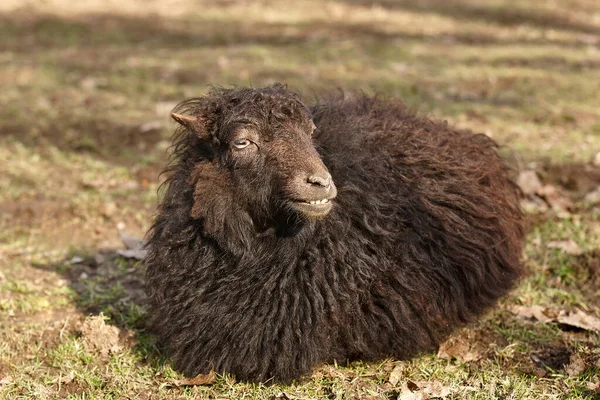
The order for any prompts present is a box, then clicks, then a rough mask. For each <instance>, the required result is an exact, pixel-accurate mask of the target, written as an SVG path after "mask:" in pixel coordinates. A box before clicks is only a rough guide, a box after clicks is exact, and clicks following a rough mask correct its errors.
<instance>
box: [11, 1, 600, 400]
mask: <svg viewBox="0 0 600 400" xmlns="http://www.w3.org/2000/svg"><path fill="white" fill-rule="evenodd" d="M29 3H30V4H29ZM29 3H28V4H29V5H27V6H24V5H23V3H22V2H21V1H16V0H6V1H3V2H2V4H1V5H0V37H2V41H1V42H0V50H1V53H0V85H1V86H2V90H1V91H0V105H1V107H0V133H1V135H0V159H1V160H2V162H1V163H0V187H1V188H2V190H0V395H1V396H2V397H3V398H7V399H13V398H41V399H44V398H57V397H59V398H72V399H79V398H81V399H83V398H85V399H88V398H115V399H116V398H143V399H144V398H147V399H154V398H165V399H175V398H198V397H202V398H215V399H217V398H232V399H265V398H274V399H285V398H288V399H309V398H311V399H312V398H318V399H321V398H326V399H352V398H361V399H366V398H373V399H374V398H383V399H392V398H394V399H395V398H402V399H406V398H428V397H432V396H436V395H437V396H441V397H446V398H473V399H488V398H503V399H538V398H549V399H552V398H554V399H563V398H569V399H589V398H594V397H598V396H600V394H599V390H600V389H598V387H599V385H600V382H599V379H598V375H599V370H600V350H599V349H600V339H599V338H598V333H594V332H592V331H586V330H573V329H569V328H568V327H565V326H562V325H560V324H557V323H555V322H541V321H537V320H535V319H528V318H523V317H521V316H519V315H517V314H514V313H513V312H511V310H512V309H513V308H514V306H526V307H529V306H541V307H543V309H544V310H545V312H546V313H547V314H550V315H558V313H560V312H561V311H571V310H574V309H581V310H583V311H584V312H586V313H587V314H589V315H595V316H596V317H600V302H599V301H598V299H599V298H600V293H599V292H598V289H597V288H598V287H600V281H599V280H598V278H597V276H599V275H600V269H599V268H600V264H599V262H598V259H600V252H599V251H598V248H599V247H600V209H599V208H598V206H597V205H596V206H594V205H593V204H588V203H586V202H585V201H584V200H583V198H584V196H585V194H586V193H588V192H591V191H592V190H593V189H594V188H595V187H598V185H600V172H599V170H598V167H594V166H593V165H592V164H591V160H592V159H593V158H594V157H595V155H596V154H597V153H598V151H600V124H599V123H598V121H600V108H598V106H597V104H598V90H597V88H596V86H597V85H594V83H595V82H598V81H600V47H599V46H600V24H599V23H598V18H599V17H600V14H599V11H598V7H597V5H596V1H594V0H576V1H566V0H565V1H554V2H538V1H533V0H525V1H516V0H490V1H487V2H480V1H474V0H453V1H452V2H445V1H441V0H439V1H438V0H428V1H416V0H403V1H392V0H380V1H377V2H372V1H370V0H369V1H367V0H339V1H317V0H302V1H295V2H292V1H288V0H283V1H279V2H266V1H257V2H243V1H223V2H208V1H206V2H192V1H187V0H183V1H179V2H142V1H141V0H123V1H121V2H119V4H118V7H117V6H116V5H112V6H111V5H110V4H109V3H106V2H103V1H99V0H90V1H86V2H76V3H73V2H66V1H64V0H51V1H45V2H33V1H32V2H29ZM111 4H112V3H111ZM273 81H285V82H287V83H288V84H289V85H290V86H291V87H293V88H295V89H297V90H299V91H300V92H301V93H302V94H303V95H304V96H305V98H306V99H312V98H314V97H315V96H316V95H319V94H323V93H326V92H328V91H331V90H335V89H336V88H338V87H340V88H344V89H346V90H363V91H365V92H367V93H370V94H374V93H382V94H384V95H386V96H397V97H401V98H403V99H404V100H405V101H406V102H407V103H408V104H410V105H411V106H412V107H414V108H416V109H418V110H419V111H420V112H421V113H423V114H427V115H431V116H434V117H438V118H444V119H448V121H449V122H450V123H451V124H455V125H457V126H460V127H464V128H470V129H472V130H474V131H479V132H485V133H486V134H488V135H490V136H492V137H493V138H494V139H496V140H497V141H498V142H499V143H501V144H502V145H504V146H506V148H505V149H503V150H502V151H503V153H504V154H505V155H506V156H507V158H508V159H509V160H510V162H511V163H513V164H514V165H515V166H516V167H517V168H529V169H535V170H537V171H538V173H539V175H540V176H541V177H542V178H543V180H544V182H546V183H550V184H553V185H555V186H557V187H558V188H559V189H560V191H561V193H563V195H565V196H568V197H569V198H571V200H572V201H573V202H574V205H573V208H572V209H571V210H570V211H569V212H567V213H564V212H563V213H560V212H559V213H557V212H554V211H552V210H550V211H544V210H535V209H533V210H532V211H531V212H530V214H529V215H528V217H529V220H530V229H529V236H528V242H527V246H526V251H525V262H526V264H527V266H528V269H529V271H530V274H529V276H528V277H527V278H526V279H525V280H524V281H523V282H522V283H521V284H520V286H519V287H518V288H517V289H516V290H515V291H514V292H513V293H512V294H511V295H510V296H509V297H508V298H506V299H504V300H503V301H502V302H501V304H500V305H499V307H498V308H496V309H494V310H491V311H490V312H489V313H488V314H486V315H485V316H484V317H483V318H482V319H481V320H480V321H479V322H478V323H476V324H474V325H472V326H470V327H468V328H465V329H462V330H460V331H459V332H457V334H456V335H455V337H454V339H453V340H456V341H457V343H463V344H462V345H461V346H462V347H460V346H458V347H456V346H455V349H454V350H453V351H454V353H453V354H452V355H450V356H447V357H442V356H439V357H438V356H437V355H424V356H422V357H420V358H416V359H414V360H410V361H403V362H398V361H395V360H382V361H381V362H380V363H376V364H365V363H353V364H351V365H338V366H321V367H319V368H318V369H316V370H315V372H314V374H313V376H312V377H311V378H310V379H308V380H306V381H304V382H300V383H296V384H294V385H291V386H286V387H281V386H278V385H271V386H265V385H256V384H246V383H240V382H236V381H235V379H234V378H233V377H230V376H219V377H217V380H216V382H215V383H214V384H213V385H211V386H191V387H189V386H177V385H176V384H175V383H176V382H177V381H178V380H180V379H181V378H182V377H181V376H180V375H179V374H178V373H177V372H175V371H173V370H172V369H171V366H170V364H169V361H168V359H164V358H163V357H161V355H160V354H159V353H158V352H157V350H156V349H155V348H154V345H153V342H152V338H151V337H150V336H149V335H148V334H147V333H146V332H145V331H144V320H145V318H146V310H145V309H144V306H143V304H144V297H143V296H144V295H143V280H142V277H143V267H142V266H141V265H140V264H138V263H136V262H133V261H131V260H127V259H124V258H120V257H118V256H117V255H116V254H115V249H116V248H120V247H121V246H122V244H121V242H120V239H119V235H118V234H119V232H127V233H129V234H133V235H137V236H142V235H143V234H144V232H145V231H146V230H147V229H148V227H149V223H150V221H151V217H152V213H153V210H154V207H155V204H156V197H155V193H156V189H157V187H158V183H159V180H158V173H159V172H160V170H161V169H162V168H163V166H164V165H165V164H166V161H167V154H166V151H165V150H166V148H167V147H168V144H169V136H170V132H171V130H172V129H173V125H172V124H171V123H170V122H169V121H168V113H169V111H170V109H171V108H172V107H173V106H174V105H175V104H176V103H177V102H178V101H181V100H183V99H184V98H186V97H190V96H194V95H198V94H201V93H204V92H205V91H206V90H207V88H208V85H209V84H213V85H230V84H238V85H250V84H251V85H255V86H259V85H263V84H266V83H270V82H273ZM567 239H572V240H574V241H575V242H576V243H577V245H578V246H579V248H580V249H581V254H568V253H565V252H564V251H561V250H560V249H556V248H550V247H549V246H548V243H549V242H552V241H561V240H567ZM74 257H78V258H79V259H80V261H78V262H74V261H76V260H77V258H74ZM100 315H101V316H100ZM99 318H100V319H102V318H106V321H105V325H101V326H103V328H95V329H97V330H98V332H96V333H99V334H100V337H105V338H110V337H113V336H114V335H116V336H114V342H111V343H110V346H108V347H106V346H105V347H102V346H103V344H102V342H101V341H99V342H98V341H96V342H95V341H94V339H93V338H94V337H95V336H94V332H95V331H93V330H92V331H86V328H85V327H86V326H88V325H89V324H91V323H92V322H93V321H99ZM94 326H96V325H94ZM99 326H100V325H99ZM113 328H114V329H116V331H115V330H112V329H113ZM103 329H105V330H103ZM85 332H88V333H87V334H86V333H85ZM90 332H91V333H90ZM111 335H113V336H111ZM464 343H467V345H465V344H464ZM465 346H466V347H465ZM457 349H459V350H460V351H459V350H457ZM451 353H452V352H451ZM536 360H537V361H536ZM393 376H397V377H398V378H397V379H395V378H393ZM409 396H413V397H409ZM418 396H421V397H418Z"/></svg>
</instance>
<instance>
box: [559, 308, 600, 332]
mask: <svg viewBox="0 0 600 400" xmlns="http://www.w3.org/2000/svg"><path fill="white" fill-rule="evenodd" d="M556 321H557V322H558V323H561V324H564V325H568V326H573V327H575V328H579V329H584V330H586V331H594V332H600V319H598V318H596V317H594V316H593V315H588V314H586V313H584V312H583V311H581V310H577V311H575V312H572V313H569V314H566V313H565V312H564V311H563V312H561V313H560V314H559V315H558V317H557V318H556Z"/></svg>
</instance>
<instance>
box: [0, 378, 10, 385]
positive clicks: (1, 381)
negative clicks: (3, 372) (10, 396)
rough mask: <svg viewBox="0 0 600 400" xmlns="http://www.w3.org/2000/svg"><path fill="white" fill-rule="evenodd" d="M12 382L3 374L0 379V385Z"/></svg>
mask: <svg viewBox="0 0 600 400" xmlns="http://www.w3.org/2000/svg"><path fill="white" fill-rule="evenodd" d="M12 382H13V379H12V378H11V377H10V376H5V377H4V378H2V379H0V386H4V385H9V384H11V383H12Z"/></svg>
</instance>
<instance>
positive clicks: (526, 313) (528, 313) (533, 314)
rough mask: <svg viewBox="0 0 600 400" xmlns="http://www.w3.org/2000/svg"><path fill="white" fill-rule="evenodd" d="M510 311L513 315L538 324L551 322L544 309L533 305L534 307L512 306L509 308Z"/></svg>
mask: <svg viewBox="0 0 600 400" xmlns="http://www.w3.org/2000/svg"><path fill="white" fill-rule="evenodd" d="M510 311H511V312H512V313H513V314H516V315H519V316H521V317H524V318H529V319H537V320H538V321H540V322H544V323H547V322H551V321H552V318H549V317H548V316H547V315H546V314H544V312H545V311H546V310H545V309H544V307H542V306H538V305H534V306H514V307H511V309H510Z"/></svg>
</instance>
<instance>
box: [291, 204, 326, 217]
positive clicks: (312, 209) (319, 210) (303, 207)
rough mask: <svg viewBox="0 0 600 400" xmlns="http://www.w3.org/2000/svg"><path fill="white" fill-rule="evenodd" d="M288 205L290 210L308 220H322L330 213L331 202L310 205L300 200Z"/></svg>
mask: <svg viewBox="0 0 600 400" xmlns="http://www.w3.org/2000/svg"><path fill="white" fill-rule="evenodd" d="M290 203H291V206H292V208H294V209H295V210H296V211H297V212H299V213H300V214H301V215H303V216H304V217H306V218H308V219H321V218H324V217H325V216H327V214H329V211H331V208H332V205H331V200H328V201H327V202H326V203H320V204H310V203H309V202H307V201H302V200H294V201H291V202H290Z"/></svg>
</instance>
